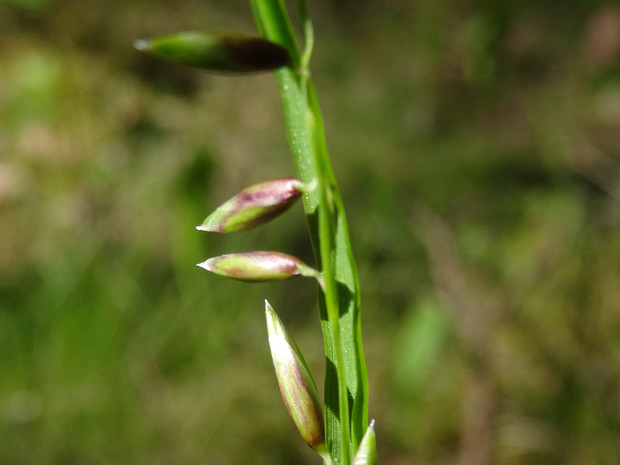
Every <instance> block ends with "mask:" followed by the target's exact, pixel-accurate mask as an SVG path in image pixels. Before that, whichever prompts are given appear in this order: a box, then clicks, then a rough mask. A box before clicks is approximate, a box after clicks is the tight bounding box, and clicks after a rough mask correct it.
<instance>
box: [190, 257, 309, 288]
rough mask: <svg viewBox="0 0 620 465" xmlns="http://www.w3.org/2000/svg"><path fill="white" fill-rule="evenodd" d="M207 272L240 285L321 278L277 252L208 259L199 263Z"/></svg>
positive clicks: (306, 267) (306, 266) (298, 262)
mask: <svg viewBox="0 0 620 465" xmlns="http://www.w3.org/2000/svg"><path fill="white" fill-rule="evenodd" d="M198 266H199V267H201V268H204V269H205V270H207V271H211V272H213V273H216V274H219V275H221V276H225V277H227V278H232V279H238V280H240V281H275V280H281V279H288V278H294V277H296V276H308V277H313V278H316V279H318V280H319V282H321V276H320V275H319V272H318V271H316V270H315V269H313V268H311V267H309V266H308V265H306V264H305V263H304V262H302V261H301V260H300V259H299V258H297V257H293V256H292V255H288V254H285V253H281V252H264V251H254V252H241V253H233V254H228V255H220V256H219V257H213V258H209V259H208V260H206V261H204V262H202V263H199V264H198Z"/></svg>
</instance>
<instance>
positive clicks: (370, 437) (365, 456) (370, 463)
mask: <svg viewBox="0 0 620 465" xmlns="http://www.w3.org/2000/svg"><path fill="white" fill-rule="evenodd" d="M376 463H377V440H376V437H375V421H374V420H373V421H371V422H370V426H369V427H368V429H367V430H366V434H364V437H363V438H362V441H361V442H360V445H359V447H358V449H357V452H356V454H355V457H353V462H351V465H376Z"/></svg>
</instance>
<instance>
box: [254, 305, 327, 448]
mask: <svg viewBox="0 0 620 465" xmlns="http://www.w3.org/2000/svg"><path fill="white" fill-rule="evenodd" d="M265 316H266V318H267V334H268V335H269V348H270V350H271V358H272V359H273V366H274V368H275V371H276V377H277V379H278V384H279V385H280V392H281V393H282V398H283V399H284V404H285V405H286V409H287V410H288V413H289V415H290V417H291V419H292V420H293V423H294V424H295V427H296V428H297V430H298V431H299V433H300V434H301V437H302V438H303V440H304V441H305V442H306V444H308V445H309V446H310V447H311V448H312V449H314V450H315V451H316V452H318V453H319V454H320V455H322V456H324V457H325V456H326V455H327V450H326V447H325V426H324V422H323V409H322V407H321V403H320V401H319V394H318V392H317V389H316V385H315V384H314V380H313V379H312V375H311V374H310V371H309V370H308V366H307V365H306V362H305V361H304V358H303V356H302V355H301V352H300V351H299V348H298V347H297V344H295V341H293V339H292V338H291V337H290V335H289V334H288V332H287V331H286V328H285V327H284V325H283V324H282V321H281V320H280V318H278V315H276V312H275V311H274V310H273V308H272V307H271V305H269V302H267V301H265Z"/></svg>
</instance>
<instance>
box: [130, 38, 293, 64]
mask: <svg viewBox="0 0 620 465" xmlns="http://www.w3.org/2000/svg"><path fill="white" fill-rule="evenodd" d="M134 47H135V48H137V49H138V50H140V51H143V52H147V53H149V54H151V55H153V56H155V57H157V58H160V59H162V60H164V61H169V62H172V63H176V64H178V65H184V66H190V67H192V68H199V69H203V70H207V71H215V72H219V73H255V72H259V71H271V70H274V69H277V68H281V67H283V66H289V65H290V64H291V58H290V56H289V53H288V51H287V50H286V49H285V48H283V47H281V46H279V45H278V44H275V43H273V42H270V41H268V40H266V39H263V38H261V37H256V36H250V35H246V34H239V33H234V32H229V33H219V34H209V33H204V32H193V31H192V32H181V33H178V34H170V35H165V36H161V37H155V38H153V39H149V40H147V39H139V40H136V41H135V42H134Z"/></svg>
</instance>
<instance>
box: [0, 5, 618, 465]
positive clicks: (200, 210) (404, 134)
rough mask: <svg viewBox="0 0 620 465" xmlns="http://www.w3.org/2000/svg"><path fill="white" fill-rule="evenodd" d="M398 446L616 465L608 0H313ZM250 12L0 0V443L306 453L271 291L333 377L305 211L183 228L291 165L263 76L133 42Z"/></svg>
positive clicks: (476, 460)
mask: <svg viewBox="0 0 620 465" xmlns="http://www.w3.org/2000/svg"><path fill="white" fill-rule="evenodd" d="M311 3H312V5H311V9H312V14H313V16H314V18H315V28H316V42H317V43H316V48H315V53H314V59H313V72H314V78H315V80H316V86H317V90H318V93H319V97H320V100H321V103H322V106H323V111H324V116H325V120H326V127H327V136H328V144H329V146H330V149H331V154H332V158H333V163H334V167H335V171H336V174H337V177H338V179H339V181H340V183H341V187H342V191H343V197H344V200H345V204H346V206H347V210H348V214H349V221H350V227H351V236H352V240H353V247H354V252H355V254H356V257H357V261H358V266H359V271H360V279H361V285H362V292H363V295H362V297H363V311H364V317H363V318H364V320H363V324H364V337H365V348H366V353H367V358H368V366H369V372H370V381H371V408H370V413H371V416H372V417H373V418H375V419H376V420H377V433H378V441H379V455H380V458H381V463H382V464H385V465H405V464H414V465H415V464H458V465H486V464H501V465H504V464H506V465H513V464H515V465H516V464H549V463H562V464H565V465H571V464H574V465H589V464H592V465H594V464H597V465H600V464H617V463H618V457H620V440H619V439H620V234H619V230H618V228H619V226H620V208H619V207H620V204H619V200H620V7H619V6H617V4H616V3H615V2H603V1H595V0H566V1H562V2H537V1H530V0H520V1H514V0H513V1H507V0H500V1H490V0H486V1H484V0H478V1H475V0H472V1H468V2H462V1H458V0H451V1H449V0H409V1H407V0H385V1H381V2H379V1H376V2H371V1H368V0H346V1H345V0H341V1H332V2H328V1H315V2H311ZM191 29H217V30H221V29H225V30H228V29H239V30H242V31H247V32H252V31H254V30H255V29H254V26H253V20H252V16H251V11H250V7H249V5H248V3H247V2H246V1H245V0H229V1H223V0H209V1H197V0H179V1H175V2H169V1H163V0H153V1H149V2H147V1H144V0H136V1H132V2H125V1H119V0H108V1H105V2H104V1H102V0H84V1H76V0H64V1H62V0H2V1H1V2H0V31H1V32H2V34H1V35H0V464H3V465H4V464H7V465H21V464H24V465H26V464H37V465H52V464H59V465H60V464H62V465H72V464H75V465H111V464H127V465H134V464H136V465H137V464H149V465H156V464H198V463H208V464H211V463H213V464H219V465H227V464H235V465H236V464H267V463H268V464H282V465H284V464H291V463H299V464H301V463H307V464H318V463H319V460H318V459H317V458H316V457H315V456H314V455H313V453H312V452H311V451H308V450H306V446H305V445H304V444H303V443H302V441H301V440H300V439H299V438H298V437H297V435H296V432H295V431H294V428H293V426H292V424H291V422H290V420H289V419H288V418H287V415H286V413H285V409H284V407H283V405H282V401H281V399H280V396H279V392H278V388H277V384H276V381H275V378H274V376H273V370H272V366H271V360H270V357H269V352H268V347H267V341H266V337H265V329H264V321H263V320H264V316H263V299H265V298H267V299H269V300H270V301H271V303H272V304H273V306H274V308H275V309H276V310H277V311H278V312H279V313H280V315H281V316H282V318H283V319H284V320H285V322H286V324H287V325H288V326H289V329H290V330H291V332H292V333H293V335H294V337H295V338H296V340H297V342H298V344H299V346H300V347H301V349H302V351H303V352H304V354H305V356H306V358H307V360H308V362H309V364H310V366H311V368H312V370H313V371H314V373H315V376H316V378H317V382H318V383H319V384H322V371H323V367H324V364H323V355H322V340H321V335H320V329H319V324H318V317H317V309H316V300H315V289H314V285H313V284H312V283H311V282H309V281H306V280H293V281H288V282H285V283H275V284H257V285H248V284H243V283H237V282H232V281H227V280H224V279H222V278H218V277H216V276H212V275H210V274H208V273H206V272H205V271H203V270H201V269H199V268H197V267H196V266H195V264H196V263H198V262H200V261H203V260H204V259H206V258H207V257H210V256H213V255H218V254H222V253H228V252H234V251H242V250H252V249H265V250H280V251H284V252H288V253H293V254H295V255H298V256H299V257H301V258H303V259H304V260H307V261H308V262H310V263H312V262H313V259H312V252H311V249H310V246H309V243H308V239H307V233H306V226H305V222H304V218H303V214H302V212H301V209H300V207H296V208H294V209H293V210H291V211H290V212H289V213H287V215H286V216H284V217H282V218H279V219H277V220H276V221H275V222H273V223H271V224H269V225H267V226H265V227H263V228H260V229H258V230H255V231H252V232H249V233H246V234H241V235H232V236H222V235H209V234H205V233H201V232H198V231H196V230H195V229H194V226H196V225H197V224H199V223H200V222H202V220H203V219H204V218H205V217H206V215H207V214H208V213H209V212H210V211H211V210H212V209H213V208H214V207H215V206H217V205H218V204H219V203H221V202H222V201H224V200H226V199H227V198H228V197H230V196H231V195H232V194H234V193H236V192H237V191H238V190H240V189H242V188H243V187H246V186H248V185H250V184H253V183H257V182H261V181H264V180H267V179H271V178H275V177H279V176H289V175H292V174H294V169H293V165H292V162H291V161H290V156H289V154H288V148H287V142H286V139H285V136H284V129H283V122H282V115H281V108H280V102H279V96H278V94H277V89H276V86H275V82H274V80H273V78H272V77H271V76H270V75H260V76H258V75H257V76H251V77H243V78H240V77H232V78H231V77H224V76H214V75H208V74H202V73H199V72H194V71H188V70H185V69H179V68H175V67H172V66H168V65H165V64H162V63H160V62H156V61H155V60H152V59H150V58H148V57H144V56H141V55H140V54H139V53H138V52H136V51H134V50H133V49H132V48H131V44H132V42H133V41H134V39H136V38H139V37H149V36H153V35H159V34H164V33H169V32H176V31H181V30H191Z"/></svg>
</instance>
